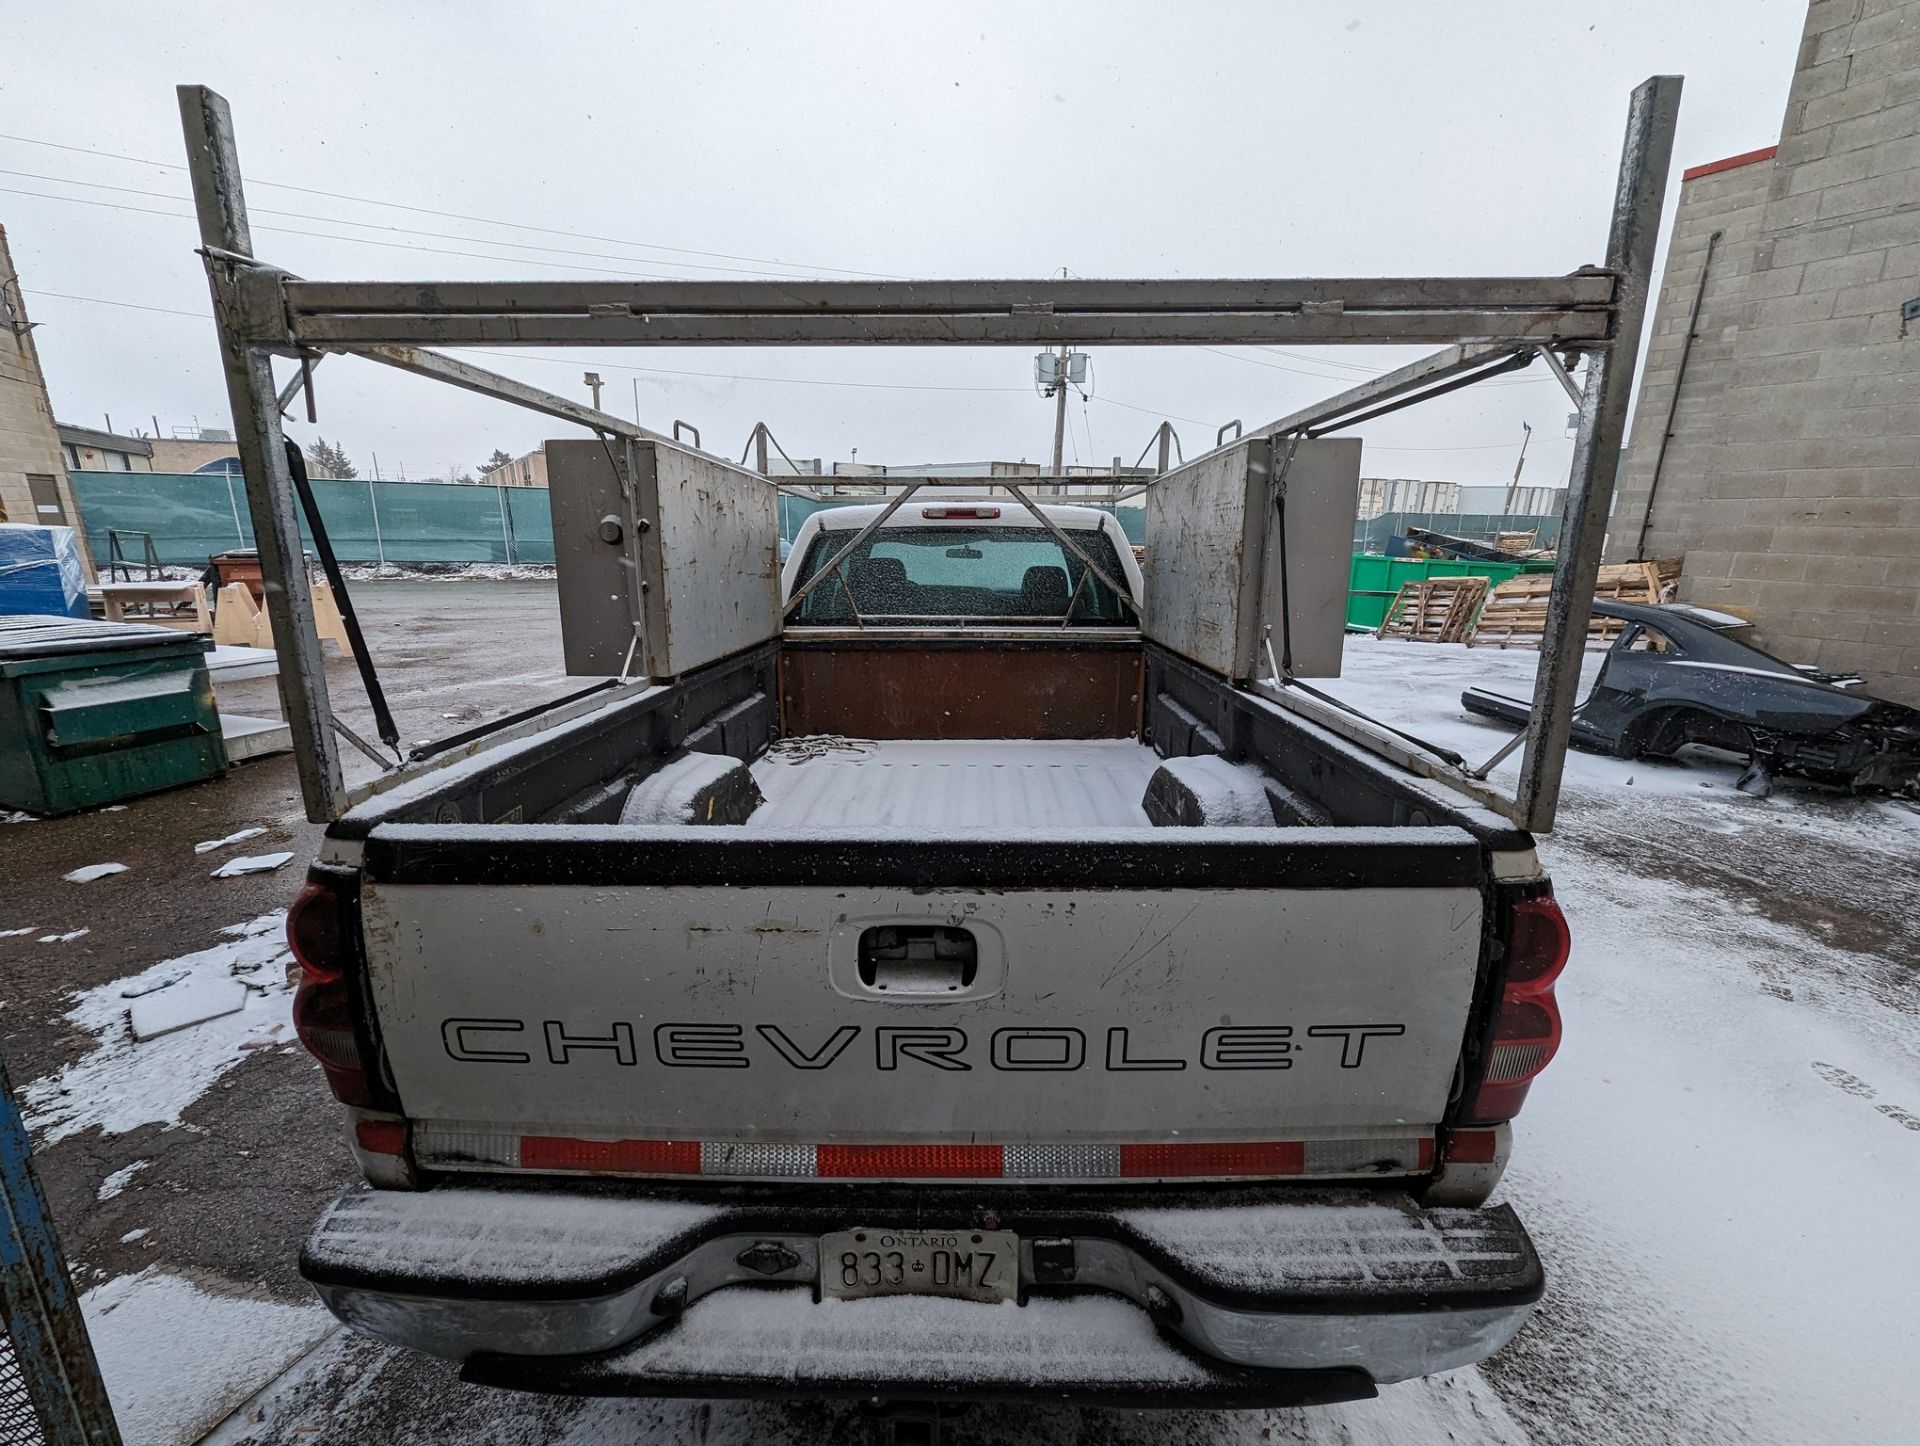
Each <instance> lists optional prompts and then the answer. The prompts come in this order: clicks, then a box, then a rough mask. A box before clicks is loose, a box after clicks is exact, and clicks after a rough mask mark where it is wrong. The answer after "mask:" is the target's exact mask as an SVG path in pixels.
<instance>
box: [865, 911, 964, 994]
mask: <svg viewBox="0 0 1920 1446" xmlns="http://www.w3.org/2000/svg"><path fill="white" fill-rule="evenodd" d="M979 969H980V950H979V946H978V945H977V944H976V943H975V942H974V938H973V934H972V932H971V931H970V930H967V929H959V928H955V927H953V926H952V925H949V924H881V925H876V926H875V927H873V928H871V929H863V930H862V931H861V933H860V959H859V971H860V982H861V983H862V984H864V985H865V986H866V987H867V988H869V989H872V990H875V991H876V992H878V993H881V994H954V993H958V992H959V991H960V990H962V989H967V988H970V987H972V984H973V980H974V975H975V974H977V973H978V972H979Z"/></svg>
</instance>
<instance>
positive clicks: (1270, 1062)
mask: <svg viewBox="0 0 1920 1446" xmlns="http://www.w3.org/2000/svg"><path fill="white" fill-rule="evenodd" d="M363 897H364V901H365V909H366V925H365V928H366V942H367V948H368V954H369V965H370V968H371V973H372V981H373V991H374V1000H375V1007H376V1010H377V1012H378V1016H379V1020H380V1027H381V1031H382V1035H383V1038H384V1040H385V1043H386V1048H387V1053H388V1056H389V1058H390V1060H391V1061H392V1066H393V1072H394V1077H395V1081H396V1083H397V1085H398V1088H399V1093H400V1097H401V1099H402V1101H403V1102H404V1104H405V1107H406V1111H407V1113H408V1114H409V1115H410V1116H412V1117H413V1118H415V1119H426V1120H450V1121H451V1120H460V1121H485V1122H487V1123H489V1124H493V1125H499V1126H507V1127H514V1126H521V1127H526V1128H528V1129H530V1130H531V1131H532V1132H535V1133H540V1132H547V1133H560V1134H564V1133H567V1131H568V1130H569V1129H574V1130H591V1131H611V1132H615V1133H618V1134H621V1135H624V1136H627V1137H631V1138H660V1137H670V1138H676V1139H701V1138H711V1139H722V1138H724V1139H729V1140H745V1141H764V1142H776V1143H815V1142H821V1141H836V1140H858V1141H861V1142H872V1143H894V1142H922V1143H925V1142H929V1141H955V1140H959V1141H964V1140H967V1139H984V1140H994V1141H998V1142H1001V1143H1015V1144H1017V1143H1023V1142H1047V1143H1100V1142H1109V1141H1121V1140H1124V1141H1139V1140H1142V1139H1152V1138H1156V1137H1167V1138H1172V1137H1175V1136H1176V1135H1179V1134H1184V1133H1186V1132H1192V1131H1195V1130H1197V1129H1202V1128H1203V1129H1204V1132H1205V1134H1206V1135H1207V1136H1208V1137H1209V1138H1212V1139H1219V1140H1232V1139H1261V1140H1264V1139H1274V1138H1286V1137H1288V1136H1287V1135H1286V1133H1285V1132H1286V1131H1288V1130H1291V1129H1296V1128H1298V1129H1311V1128H1320V1127H1339V1128H1347V1127H1360V1126H1373V1125H1389V1124H1391V1125H1413V1126H1427V1125H1432V1124H1434V1123H1435V1122H1437V1121H1438V1120H1439V1119H1440V1118H1441V1116H1442V1114H1443V1113H1444V1111H1445V1108H1446V1103H1447V1096H1448V1091H1449V1089H1450V1087H1451V1084H1452V1081H1453V1077H1454V1070H1455V1065H1456V1062H1457V1060H1458V1057H1459V1053H1460V1042H1461V1039H1462V1036H1463V1034H1464V1031H1465V1029H1466V1022H1467V1012H1468V1008H1469V1005H1470V1003H1471V1000H1472V997H1473V988H1474V978H1475V971H1476V968H1477V964H1478V958H1479V951H1480V940H1481V929H1480V918H1481V899H1480V894H1479V892H1478V890H1477V889H1476V888H1474V887H1473V886H1471V885H1460V886H1454V887H1449V888H1417V889H1409V888H1403V887H1397V886H1382V887H1372V888H1358V889H1313V888H1308V889H1273V888H1205V889H1168V888H1157V889H1156V888H1146V889H1137V890H1134V889H1123V890H1107V891H1093V892H1089V891H1086V890H1082V889H1073V890H1067V891H1060V890H1052V889H1032V890H1004V891H1003V890H997V889H968V888H954V889H942V890H936V891H909V890H904V889H898V888H881V887H873V886H863V885H839V886H827V887H820V886H804V885H773V886H766V887H761V888H755V889H750V890H745V889H741V888H735V887H726V886H711V885H679V886H674V885H668V886H649V887H644V888H643V887H628V888H619V887H601V886H591V885H580V884H548V885H527V886H522V887H518V888H511V889H500V888H483V887H458V886H454V887H441V886H434V885H425V886H422V885H405V884H385V883H376V882H372V881H369V883H368V885H367V888H366V892H365V894H364V896H363ZM895 924H937V925H947V926H953V925H958V926H961V927H965V928H966V929H968V930H969V931H970V932H971V933H972V934H973V936H974V939H975V941H976V944H977V947H978V951H979V953H978V960H979V963H978V972H977V973H976V975H975V976H974V979H973V981H972V983H971V984H969V985H967V986H966V987H963V988H960V989H959V990H957V991H956V992H946V991H941V990H937V989H935V988H934V986H933V985H929V986H928V988H929V990H930V991H932V992H926V993H913V992H883V991H880V990H878V989H877V988H875V987H871V986H863V985H862V984H861V983H860V979H859V973H858V969H857V954H858V945H859V939H860V936H861V934H862V932H863V931H864V930H866V929H868V928H870V927H876V926H884V925H895ZM902 1031H911V1032H910V1033H902ZM1116 1032H1118V1033H1116Z"/></svg>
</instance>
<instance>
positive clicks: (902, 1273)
mask: <svg viewBox="0 0 1920 1446" xmlns="http://www.w3.org/2000/svg"><path fill="white" fill-rule="evenodd" d="M1019 1292H1020V1240H1019V1237H1018V1236H1016V1235H1014V1234H1013V1233H1012V1232H1011V1231H1007V1230H874V1229H869V1230H836V1231H835V1232H833V1233H832V1234H831V1235H822V1236H821V1237H820V1294H821V1295H823V1296H832V1297H835V1298H837V1299H840V1300H858V1299H860V1298H862V1297H864V1296H871V1295H948V1296H955V1297H957V1298H959V1299H961V1300H986V1301H994V1300H1014V1299H1016V1298H1017V1297H1018V1295H1019Z"/></svg>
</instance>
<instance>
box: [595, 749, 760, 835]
mask: <svg viewBox="0 0 1920 1446" xmlns="http://www.w3.org/2000/svg"><path fill="white" fill-rule="evenodd" d="M741 766H742V765H741V763H740V760H739V759H737V758H734V757H732V756H730V755H728V754H723V753H689V754H688V755H687V756H686V757H684V758H676V759H674V760H673V762H671V763H669V764H666V765H665V766H664V767H662V768H660V769H658V770H657V771H655V772H653V773H650V774H648V775H647V776H646V777H645V778H643V779H641V780H640V781H639V782H638V783H636V784H635V785H634V786H633V791H632V792H631V793H629V794H628V795H627V800H626V802H625V803H623V804H622V805H621V806H620V822H622V823H628V824H676V823H692V822H693V800H694V796H695V795H696V794H698V793H699V792H700V790H701V789H703V788H710V787H712V786H713V785H714V784H716V783H718V782H719V781H720V780H721V779H723V778H725V777H726V776H727V775H728V774H729V773H731V772H733V770H734V769H736V768H739V767H741Z"/></svg>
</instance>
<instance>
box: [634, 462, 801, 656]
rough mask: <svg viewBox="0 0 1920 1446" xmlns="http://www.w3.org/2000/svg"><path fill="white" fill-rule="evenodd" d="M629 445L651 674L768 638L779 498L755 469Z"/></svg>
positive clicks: (776, 616)
mask: <svg viewBox="0 0 1920 1446" xmlns="http://www.w3.org/2000/svg"><path fill="white" fill-rule="evenodd" d="M633 451H634V453H635V455H636V457H637V460H638V475H637V477H636V479H635V489H634V498H635V507H636V509H637V511H638V514H639V521H640V524H641V525H640V527H639V529H638V542H639V548H640V570H641V579H642V582H643V584H644V585H645V590H644V593H643V596H642V599H641V608H642V612H643V614H644V616H645V627H646V630H647V636H648V638H649V639H650V640H651V643H652V649H653V659H652V666H651V669H650V671H651V673H652V675H653V676H654V677H661V678H672V677H678V676H679V675H680V674H682V673H686V672H690V671H692V670H693V669H695V668H698V667H701V666H702V665H704V664H706V663H711V662H713V661H715V660H716V659H719V658H724V657H728V656H730V655H732V654H734V653H737V652H740V651H741V650H742V649H745V648H750V647H752V646H753V645H754V644H755V643H762V642H765V641H766V640H767V639H768V638H771V637H773V636H774V635H775V634H777V633H778V632H779V631H780V504H779V494H778V493H777V492H776V491H775V490H774V488H772V487H770V486H769V485H768V484H767V479H766V478H764V477H762V476H760V475H759V474H758V473H757V472H749V471H746V470H745V469H744V468H741V467H734V466H731V465H729V464H728V463H725V462H721V461H719V460H717V459H715V458H712V457H705V456H702V455H700V454H699V453H697V452H691V451H688V450H686V449H685V448H682V447H674V446H669V445H666V444H663V443H636V444H634V447H633Z"/></svg>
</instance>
